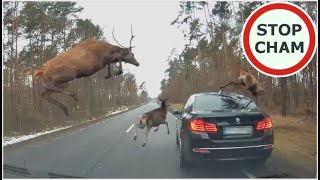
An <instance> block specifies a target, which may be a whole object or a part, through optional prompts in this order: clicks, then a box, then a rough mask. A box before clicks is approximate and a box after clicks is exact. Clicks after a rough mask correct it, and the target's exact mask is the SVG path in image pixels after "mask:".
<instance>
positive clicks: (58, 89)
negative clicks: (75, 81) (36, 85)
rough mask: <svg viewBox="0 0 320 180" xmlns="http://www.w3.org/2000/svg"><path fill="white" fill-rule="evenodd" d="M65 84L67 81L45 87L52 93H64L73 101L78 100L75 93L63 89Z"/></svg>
mask: <svg viewBox="0 0 320 180" xmlns="http://www.w3.org/2000/svg"><path fill="white" fill-rule="evenodd" d="M67 85H68V84H67V83H64V84H60V85H57V86H55V87H52V86H51V87H50V86H49V87H45V88H46V89H48V90H49V91H51V92H52V93H62V94H66V95H68V96H71V97H72V98H73V99H74V100H75V101H79V99H78V97H77V95H76V94H75V93H71V92H68V91H65V90H64V89H65V88H66V87H67Z"/></svg>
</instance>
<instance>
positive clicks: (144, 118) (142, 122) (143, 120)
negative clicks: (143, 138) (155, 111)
mask: <svg viewBox="0 0 320 180" xmlns="http://www.w3.org/2000/svg"><path fill="white" fill-rule="evenodd" d="M140 118H141V119H140V126H141V129H144V128H145V127H146V125H147V120H148V119H149V115H148V114H142V115H141V116H140Z"/></svg>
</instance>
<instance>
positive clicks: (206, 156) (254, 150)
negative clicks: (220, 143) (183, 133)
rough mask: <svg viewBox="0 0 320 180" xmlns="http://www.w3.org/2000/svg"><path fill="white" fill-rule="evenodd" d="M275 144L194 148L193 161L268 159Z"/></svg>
mask: <svg viewBox="0 0 320 180" xmlns="http://www.w3.org/2000/svg"><path fill="white" fill-rule="evenodd" d="M273 146H274V145H273V144H263V145H255V146H237V147H219V148H193V149H192V151H193V152H192V159H193V160H219V161H229V160H249V159H261V158H268V157H269V156H270V155H271V153H272V149H273Z"/></svg>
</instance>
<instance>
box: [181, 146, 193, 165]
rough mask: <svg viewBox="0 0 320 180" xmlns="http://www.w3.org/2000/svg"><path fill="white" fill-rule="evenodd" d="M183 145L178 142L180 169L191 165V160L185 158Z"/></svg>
mask: <svg viewBox="0 0 320 180" xmlns="http://www.w3.org/2000/svg"><path fill="white" fill-rule="evenodd" d="M183 147H184V145H183V144H182V142H179V150H180V168H181V169H189V168H191V167H192V164H191V162H189V161H188V160H186V158H185V155H184V150H183V149H184V148H183Z"/></svg>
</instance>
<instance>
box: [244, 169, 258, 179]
mask: <svg viewBox="0 0 320 180" xmlns="http://www.w3.org/2000/svg"><path fill="white" fill-rule="evenodd" d="M241 171H242V172H243V174H244V175H246V176H247V177H249V178H257V177H256V176H255V175H253V174H251V173H249V172H248V171H246V170H245V169H242V170H241Z"/></svg>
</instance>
